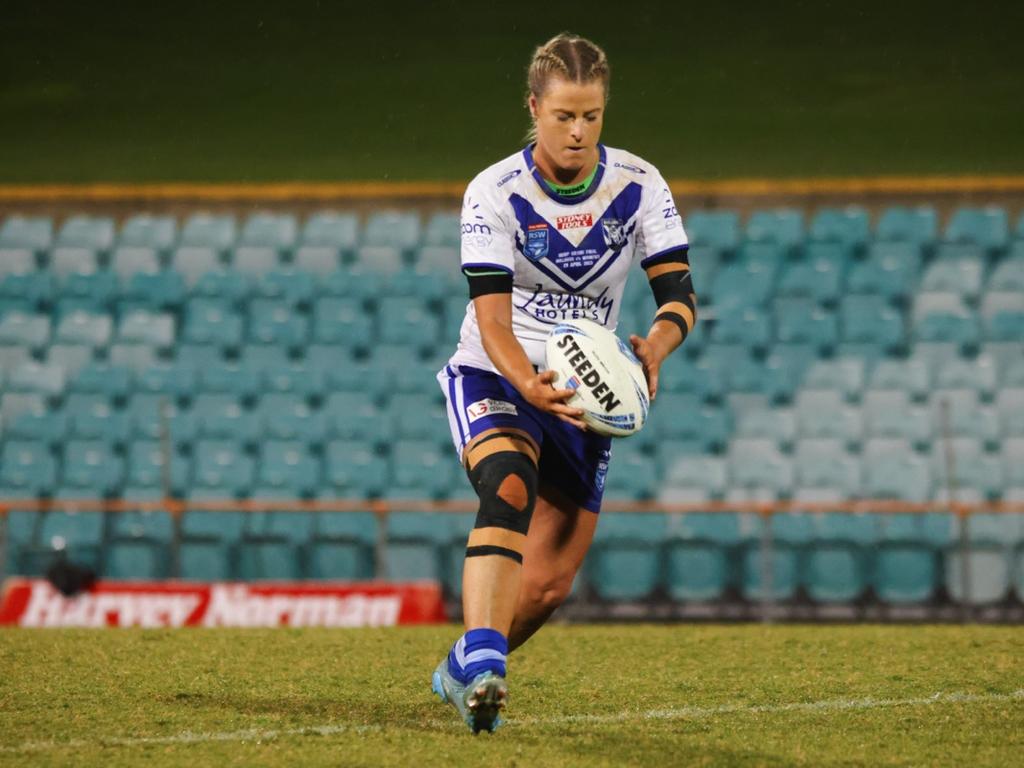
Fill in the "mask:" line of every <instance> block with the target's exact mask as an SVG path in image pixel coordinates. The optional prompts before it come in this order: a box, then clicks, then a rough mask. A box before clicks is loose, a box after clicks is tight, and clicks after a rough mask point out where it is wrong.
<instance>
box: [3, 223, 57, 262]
mask: <svg viewBox="0 0 1024 768" xmlns="http://www.w3.org/2000/svg"><path fill="white" fill-rule="evenodd" d="M51 245H53V221H52V220H51V219H50V217H49V216H17V215H15V216H8V217H7V218H6V219H5V220H4V223H3V225H2V226H0V248H24V249H27V250H30V251H32V252H34V253H43V252H45V251H48V250H49V249H50V246H51Z"/></svg>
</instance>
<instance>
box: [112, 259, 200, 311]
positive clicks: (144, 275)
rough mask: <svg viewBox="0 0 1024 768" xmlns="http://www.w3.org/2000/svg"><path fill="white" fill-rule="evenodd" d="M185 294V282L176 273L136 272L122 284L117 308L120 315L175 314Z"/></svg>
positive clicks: (167, 271)
mask: <svg viewBox="0 0 1024 768" xmlns="http://www.w3.org/2000/svg"><path fill="white" fill-rule="evenodd" d="M185 292H186V289H185V281H184V280H183V279H182V277H181V275H179V274H178V273H177V272H173V271H171V270H163V271H159V272H137V273H136V274H134V275H132V276H131V277H129V278H128V279H127V281H126V282H125V283H124V287H123V290H122V291H121V299H120V300H119V301H118V308H119V309H120V311H121V314H122V315H125V314H129V313H130V312H132V311H136V310H145V311H150V312H157V311H163V312H177V310H178V309H179V308H180V307H181V304H182V302H184V300H185Z"/></svg>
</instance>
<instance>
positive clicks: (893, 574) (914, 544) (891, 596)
mask: <svg viewBox="0 0 1024 768" xmlns="http://www.w3.org/2000/svg"><path fill="white" fill-rule="evenodd" d="M924 517H925V516H924V515H911V514H903V515H900V514H895V515H881V516H880V520H879V522H878V536H879V539H878V544H877V549H876V554H875V565H874V576H873V579H872V582H873V586H874V589H875V593H876V594H877V595H878V597H879V598H880V599H881V600H883V601H885V602H889V603H920V602H924V601H926V600H929V599H931V598H932V596H933V595H934V593H935V590H936V588H937V586H938V584H939V581H940V570H939V569H940V555H939V550H937V549H936V548H935V547H934V546H933V545H932V544H931V543H930V542H929V541H928V540H927V538H926V536H925V525H924V520H923V518H924Z"/></svg>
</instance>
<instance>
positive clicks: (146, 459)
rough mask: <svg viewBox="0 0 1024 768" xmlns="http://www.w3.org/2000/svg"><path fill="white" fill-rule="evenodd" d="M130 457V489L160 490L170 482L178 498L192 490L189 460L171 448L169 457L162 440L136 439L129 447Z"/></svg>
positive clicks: (128, 482) (127, 482)
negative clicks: (165, 452)
mask: <svg viewBox="0 0 1024 768" xmlns="http://www.w3.org/2000/svg"><path fill="white" fill-rule="evenodd" d="M127 456H128V472H127V478H126V484H127V485H128V486H129V487H130V488H135V489H141V488H150V489H160V488H162V487H163V485H164V482H165V480H166V482H167V483H168V484H169V489H170V490H171V492H172V493H174V494H175V495H179V496H180V495H182V494H184V493H185V492H186V491H187V490H188V485H189V481H190V480H191V475H192V466H191V463H190V462H189V460H188V458H187V457H185V456H183V455H182V454H181V453H179V452H178V451H177V450H175V449H173V448H171V450H170V456H169V457H168V456H165V454H164V446H163V444H162V443H161V442H160V441H158V440H133V441H132V442H131V443H130V444H129V445H128V450H127ZM168 458H169V459H170V462H169V464H168V461H167V459H168Z"/></svg>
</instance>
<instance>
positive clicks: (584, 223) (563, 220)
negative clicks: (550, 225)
mask: <svg viewBox="0 0 1024 768" xmlns="http://www.w3.org/2000/svg"><path fill="white" fill-rule="evenodd" d="M555 226H556V227H558V229H560V230H562V229H582V228H583V227H592V226H594V217H593V215H592V214H589V213H573V214H571V215H569V216H559V217H558V218H557V219H555Z"/></svg>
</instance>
